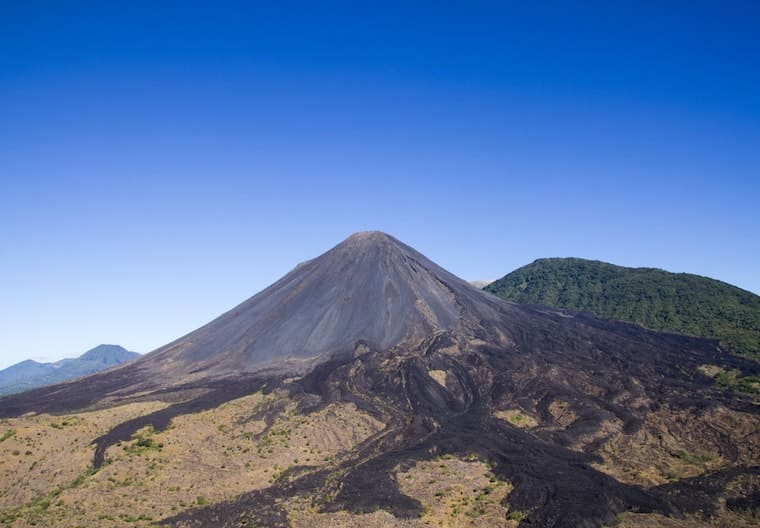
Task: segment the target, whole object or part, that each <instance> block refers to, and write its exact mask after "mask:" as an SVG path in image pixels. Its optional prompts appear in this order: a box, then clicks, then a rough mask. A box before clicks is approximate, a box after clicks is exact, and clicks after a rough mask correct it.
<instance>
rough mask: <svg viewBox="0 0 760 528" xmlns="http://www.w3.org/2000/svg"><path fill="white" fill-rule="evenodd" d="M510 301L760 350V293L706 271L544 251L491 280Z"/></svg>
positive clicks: (747, 351)
mask: <svg viewBox="0 0 760 528" xmlns="http://www.w3.org/2000/svg"><path fill="white" fill-rule="evenodd" d="M485 289H486V290H487V291H490V292H491V293H494V294H496V295H498V296H499V297H502V298H504V299H506V300H508V301H514V302H518V303H528V304H544V305H548V306H554V307H558V308H567V309H570V310H578V311H589V312H593V313H595V314H597V315H599V316H601V317H606V318H611V319H620V320H625V321H633V322H637V323H640V324H642V325H644V326H646V327H648V328H651V329H654V330H662V331H667V332H676V333H681V334H688V335H693V336H699V337H710V338H716V339H719V340H720V342H721V344H722V345H723V346H724V347H726V348H728V349H729V350H730V351H731V352H733V353H735V354H742V355H749V356H753V357H755V358H760V296H758V295H755V294H753V293H751V292H748V291H745V290H742V289H740V288H737V287H736V286H732V285H730V284H726V283H724V282H720V281H717V280H714V279H710V278H707V277H701V276H699V275H691V274H688V273H670V272H667V271H663V270H660V269H653V268H625V267H622V266H615V265H613V264H607V263H605V262H599V261H593V260H584V259H579V258H550V259H539V260H536V261H535V262H533V263H532V264H528V265H527V266H523V267H522V268H519V269H517V270H515V271H513V272H512V273H510V274H508V275H506V276H505V277H503V278H501V279H499V280H497V281H496V282H493V283H491V284H490V285H488V286H487V287H486V288H485Z"/></svg>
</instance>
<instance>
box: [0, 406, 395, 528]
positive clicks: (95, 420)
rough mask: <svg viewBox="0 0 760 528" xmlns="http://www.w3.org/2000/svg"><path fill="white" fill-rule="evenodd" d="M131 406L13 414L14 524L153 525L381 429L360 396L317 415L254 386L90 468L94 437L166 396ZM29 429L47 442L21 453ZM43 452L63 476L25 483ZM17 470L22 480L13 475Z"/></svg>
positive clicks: (123, 446) (8, 448) (9, 462)
mask: <svg viewBox="0 0 760 528" xmlns="http://www.w3.org/2000/svg"><path fill="white" fill-rule="evenodd" d="M133 406H135V407H133ZM133 406H124V407H121V408H116V409H108V410H102V411H96V412H93V413H85V414H80V415H76V416H74V417H72V418H70V419H60V418H58V419H56V418H52V417H30V418H19V419H17V420H13V421H10V422H9V423H7V424H6V427H8V428H14V429H15V430H16V434H15V435H14V436H12V437H9V438H8V439H6V440H5V441H4V442H3V443H2V444H0V449H2V450H3V453H4V456H3V465H4V466H8V467H7V468H6V472H5V473H4V479H3V486H4V492H5V493H4V495H3V497H2V501H3V503H2V504H3V508H10V509H13V508H16V509H17V510H16V511H17V513H18V515H17V516H16V517H17V518H16V520H15V521H14V522H12V523H10V524H6V525H8V526H12V527H14V528H22V527H26V526H35V525H36V526H56V527H61V528H75V527H77V526H98V527H102V528H107V527H126V526H129V527H134V526H150V525H152V524H153V523H154V522H157V521H158V520H159V519H161V518H164V517H167V516H171V515H174V514H177V513H179V512H181V511H183V510H186V509H189V508H192V507H197V506H200V505H204V504H207V503H214V502H220V501H225V500H231V499H233V498H234V497H236V496H238V495H240V494H242V493H244V492H247V491H251V490H255V489H260V488H265V487H267V486H269V485H270V484H271V483H272V482H274V480H275V479H277V478H278V477H279V476H280V475H281V473H282V472H283V471H285V470H287V469H289V468H292V467H294V466H298V465H305V466H320V465H324V464H327V463H328V462H329V461H331V460H332V458H333V457H335V456H336V455H338V454H339V453H341V452H344V451H347V450H350V449H351V448H353V447H354V446H355V445H356V444H357V443H359V442H361V441H362V440H364V439H365V438H367V437H369V436H370V435H372V434H374V433H376V432H378V431H379V430H380V429H381V428H382V424H381V423H379V422H377V421H376V420H374V419H372V418H371V417H369V416H367V415H365V414H363V413H361V412H359V411H358V410H357V409H356V407H355V406H354V405H353V404H334V405H330V406H328V407H327V408H325V409H323V410H321V411H319V412H317V413H314V414H311V415H298V414H296V412H295V403H293V402H292V401H290V400H288V399H287V398H285V396H284V395H282V394H272V395H268V396H264V395H262V394H254V395H250V396H246V397H243V398H240V399H237V400H233V401H230V402H228V403H225V404H223V405H221V406H220V407H218V408H216V409H213V410H209V411H204V412H200V413H196V414H190V415H184V416H179V417H177V418H175V419H174V420H173V422H172V425H171V426H170V427H169V428H168V429H167V430H166V431H163V432H156V431H153V430H152V429H150V428H146V429H143V430H140V431H138V432H137V433H136V434H135V435H134V437H133V439H132V440H131V441H129V442H123V443H120V444H117V445H115V446H112V447H111V448H109V449H108V451H107V453H106V464H105V465H104V466H103V467H102V468H101V469H100V470H99V471H97V472H96V473H91V472H88V467H89V464H90V462H91V460H92V455H93V447H92V446H90V445H89V442H90V441H92V440H93V439H94V438H96V437H97V436H99V435H101V434H103V433H105V432H106V431H107V430H108V429H109V428H110V427H112V426H114V425H116V424H117V423H120V422H122V421H124V420H126V419H129V418H131V417H134V416H137V415H140V414H145V413H147V412H150V411H152V410H155V409H157V408H159V407H160V406H161V404H133ZM260 411H266V412H267V413H270V414H272V413H273V414H274V422H273V424H272V426H271V427H270V428H268V429H267V426H266V424H265V422H264V421H263V420H261V419H254V418H255V417H256V415H257V413H259V412H260ZM56 420H57V421H58V422H60V421H61V420H65V421H67V425H66V426H64V427H63V429H60V430H59V429H54V428H53V427H52V426H51V423H55V422H56ZM11 422H12V423H11ZM43 431H47V434H43V433H42V432H43ZM37 432H40V436H38V435H37ZM29 438H35V439H37V441H36V443H34V444H33V445H31V444H30V445H31V447H30V449H35V450H40V451H41V452H40V453H39V456H37V455H35V456H31V455H26V456H25V455H24V454H23V453H24V452H23V451H21V454H20V455H18V456H16V455H13V454H12V453H13V452H14V451H17V450H21V449H22V448H24V449H25V446H26V445H27V443H28V441H29V440H28V439H29ZM6 453H8V456H5V454H6ZM56 456H57V457H58V458H57V459H56V458H55V457H56ZM42 457H45V463H44V464H42V463H40V464H38V466H39V467H40V468H41V470H42V471H43V476H45V475H47V473H45V472H50V471H52V469H51V468H56V471H55V479H53V481H52V482H48V483H47V484H45V485H38V486H36V487H31V486H26V487H23V488H21V487H19V484H18V482H19V481H20V482H27V481H32V482H37V481H38V480H39V478H37V479H32V478H31V477H32V476H33V475H37V474H36V473H35V472H34V471H33V470H30V469H29V467H28V466H27V465H26V464H23V465H22V464H20V463H19V462H18V460H19V459H22V460H25V462H26V461H28V462H33V460H38V459H39V460H40V461H41V458H42ZM51 460H52V461H53V462H52V463H51ZM43 466H44V468H43ZM13 472H15V473H14V475H15V477H14V478H15V479H16V480H15V481H11V480H10V478H6V477H9V476H10V475H11V474H12V473H13ZM37 476H38V475H37ZM77 477H79V479H77ZM76 480H78V481H77V482H76V485H75V486H72V485H71V483H72V481H76ZM22 489H23V490H24V492H23V493H22V492H21V490H22ZM51 492H55V494H54V495H55V496H54V497H53V498H52V499H53V500H49V499H50V498H51V497H50V494H51ZM40 504H43V505H44V506H45V507H44V508H40V507H39V505H40ZM24 505H26V506H24ZM19 507H21V509H18V508H19Z"/></svg>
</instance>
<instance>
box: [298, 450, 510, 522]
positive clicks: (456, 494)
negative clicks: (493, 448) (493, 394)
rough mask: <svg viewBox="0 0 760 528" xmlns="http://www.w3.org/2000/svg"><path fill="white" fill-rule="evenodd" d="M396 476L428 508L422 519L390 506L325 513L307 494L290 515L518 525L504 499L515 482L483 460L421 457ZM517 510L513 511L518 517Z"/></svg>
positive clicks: (304, 518)
mask: <svg viewBox="0 0 760 528" xmlns="http://www.w3.org/2000/svg"><path fill="white" fill-rule="evenodd" d="M395 478H396V480H397V482H398V485H399V489H400V490H401V492H402V493H404V494H406V495H408V496H410V497H412V498H414V499H416V500H418V501H419V502H420V504H422V507H423V512H422V514H421V515H420V517H419V518H417V519H399V518H396V517H394V516H393V515H392V514H390V513H388V512H386V511H382V510H380V511H375V512H372V513H366V514H353V513H350V512H345V511H342V512H330V513H321V512H319V511H317V510H316V509H315V508H314V507H313V506H312V505H311V504H310V503H309V502H307V501H305V500H297V501H291V503H290V504H289V510H290V512H289V517H288V520H289V521H290V524H291V526H293V527H294V528H342V527H346V528H347V527H357V526H361V527H362V528H427V527H431V526H436V527H443V528H497V527H505V528H512V527H515V526H517V524H518V523H517V521H514V520H507V517H508V515H509V512H508V511H507V509H506V508H505V507H504V506H503V505H502V503H503V502H504V501H505V499H506V497H507V495H509V493H510V491H511V490H512V486H511V485H510V484H509V483H506V482H500V481H497V480H496V479H495V478H494V476H493V474H492V473H491V472H490V470H489V469H488V466H487V465H486V464H484V463H482V462H480V461H478V460H475V459H473V460H461V459H457V458H454V457H442V458H438V459H435V460H430V461H424V462H417V463H416V464H415V465H414V466H413V467H412V468H410V469H408V470H406V471H400V470H397V471H396V472H395ZM516 513H519V512H512V515H513V516H514V517H516V516H517V515H515V514H516Z"/></svg>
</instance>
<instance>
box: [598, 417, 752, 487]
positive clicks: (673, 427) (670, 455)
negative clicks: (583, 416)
mask: <svg viewBox="0 0 760 528" xmlns="http://www.w3.org/2000/svg"><path fill="white" fill-rule="evenodd" d="M726 438H730V439H731V441H732V443H733V444H734V445H735V446H736V450H737V459H736V460H733V461H729V460H726V459H724V458H723V457H721V456H720V454H719V453H720V452H721V448H720V446H721V444H722V443H724V442H725V439H726ZM758 448H760V423H758V421H757V419H756V417H755V416H753V415H749V414H745V413H740V412H737V411H732V410H729V409H726V408H725V407H719V408H716V409H713V410H711V411H710V412H709V414H707V415H704V416H694V415H693V414H690V413H688V412H686V411H679V410H674V409H669V408H666V407H663V408H662V409H660V410H659V411H657V412H656V413H651V414H650V415H648V416H647V418H646V422H645V423H644V425H643V426H642V427H641V428H640V429H639V430H638V431H637V432H636V433H634V434H633V435H623V434H618V435H617V436H615V437H614V438H613V439H612V440H610V441H609V442H607V443H606V444H605V445H604V446H603V447H602V449H601V453H600V454H601V455H602V458H603V459H604V462H603V463H602V464H598V465H597V466H596V467H597V469H599V470H600V471H604V472H605V473H607V474H609V475H611V476H613V477H614V478H616V479H618V480H620V481H621V482H626V483H629V484H637V485H643V486H655V485H660V484H664V483H666V482H671V481H675V480H679V479H682V478H688V477H693V476H697V475H701V474H703V473H706V472H709V471H714V470H717V469H720V468H723V467H727V466H729V465H733V464H747V465H753V464H757V463H758V461H760V450H759V449H758Z"/></svg>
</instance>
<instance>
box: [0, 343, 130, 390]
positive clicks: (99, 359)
mask: <svg viewBox="0 0 760 528" xmlns="http://www.w3.org/2000/svg"><path fill="white" fill-rule="evenodd" d="M139 356H140V354H138V353H137V352H130V351H129V350H127V349H125V348H123V347H120V346H118V345H99V346H96V347H95V348H93V349H92V350H88V351H87V352H85V353H84V354H82V355H81V356H79V357H78V358H76V359H62V360H60V361H56V362H55V363H38V362H37V361H32V360H31V359H27V360H26V361H22V362H21V363H16V364H15V365H11V366H10V367H8V368H7V369H5V370H0V395H5V394H13V393H16V392H23V391H25V390H29V389H33V388H35V387H42V386H43V385H51V384H53V383H60V382H62V381H66V380H70V379H74V378H78V377H80V376H85V375H87V374H92V373H93V372H98V371H100V370H105V369H107V368H109V367H113V366H115V365H119V364H121V363H124V362H126V361H130V360H132V359H135V358H136V357H139Z"/></svg>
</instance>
